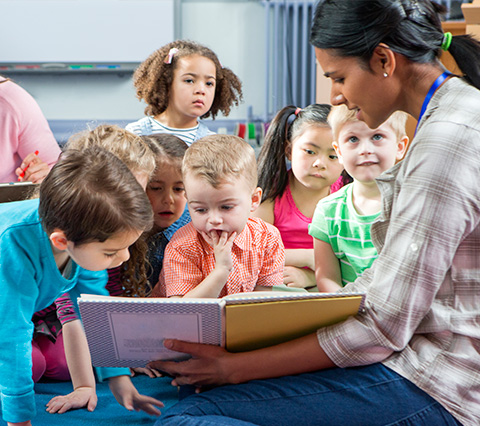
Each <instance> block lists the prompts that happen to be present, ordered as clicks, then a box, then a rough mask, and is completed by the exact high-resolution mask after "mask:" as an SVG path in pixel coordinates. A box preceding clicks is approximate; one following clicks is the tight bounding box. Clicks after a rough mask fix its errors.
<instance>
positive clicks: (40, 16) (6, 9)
mask: <svg viewBox="0 0 480 426" xmlns="http://www.w3.org/2000/svg"><path fill="white" fill-rule="evenodd" d="M175 1H176V0H0V10H1V14H2V24H1V25H0V40H2V43H0V63H1V64H2V65H5V64H20V66H21V64H30V65H31V66H32V67H34V66H36V65H39V68H43V67H44V66H46V67H52V66H53V67H54V66H55V64H57V65H59V66H61V65H62V64H75V63H78V64H83V65H84V66H88V65H89V64H97V63H102V64H104V65H108V64H111V65H112V66H115V65H116V64H120V63H139V62H142V61H143V60H144V59H145V58H147V57H148V56H149V55H150V54H151V53H152V52H153V51H154V50H156V49H158V48H159V47H161V46H162V45H164V44H166V43H168V42H170V41H173V40H174V26H175V16H174V14H175ZM33 69H35V68H33Z"/></svg>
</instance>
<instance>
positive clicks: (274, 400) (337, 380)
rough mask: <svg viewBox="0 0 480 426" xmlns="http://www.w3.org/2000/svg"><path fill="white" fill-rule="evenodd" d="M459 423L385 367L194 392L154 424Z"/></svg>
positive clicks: (325, 372) (346, 425) (421, 425)
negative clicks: (194, 393)
mask: <svg viewBox="0 0 480 426" xmlns="http://www.w3.org/2000/svg"><path fill="white" fill-rule="evenodd" d="M160 425H163V426H166V425H172V426H173V425H175V426H183V425H199V426H200V425H201V426H207V425H228V426H247V425H250V426H251V425H260V426H297V425H301V426H313V425H315V426H317V425H318V426H321V425H329V426H331V425H334V426H336V425H338V426H363V425H364V426H380V425H382V426H386V425H392V426H393V425H402V426H403V425H410V426H439V425H449V426H450V425H452V426H458V425H460V423H459V422H458V421H457V420H455V418H454V417H453V416H451V415H450V414H449V413H448V412H447V411H446V410H445V409H444V408H443V407H442V406H441V405H440V404H439V403H438V402H436V401H435V400H434V399H432V398H431V397H430V396H429V395H427V394H426V393H425V392H423V391H422V390H420V389H419V388H418V387H416V386H415V385H414V384H412V383H411V382H409V381H408V380H406V379H404V378H403V377H402V376H400V375H398V374H397V373H395V372H393V371H392V370H390V369H388V368H387V367H385V366H383V365H382V364H374V365H370V366H367V367H356V368H346V369H340V368H333V369H329V370H323V371H317V372H314V373H305V374H300V375H297V376H286V377H280V378H277V379H268V380H255V381H251V382H248V383H244V384H241V385H229V386H222V387H218V388H215V389H212V390H210V391H207V392H204V393H201V394H196V395H191V396H189V397H187V398H185V399H184V400H182V401H180V402H178V403H177V404H176V405H174V406H173V407H171V408H170V409H169V410H167V411H166V412H165V414H162V416H161V417H160V419H159V420H158V421H157V423H156V426H160Z"/></svg>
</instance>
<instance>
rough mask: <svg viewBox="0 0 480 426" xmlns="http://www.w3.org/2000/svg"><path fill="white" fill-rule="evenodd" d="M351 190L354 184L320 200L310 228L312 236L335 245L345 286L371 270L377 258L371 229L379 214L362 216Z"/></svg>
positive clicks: (334, 249)
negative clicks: (365, 271) (355, 204)
mask: <svg viewBox="0 0 480 426" xmlns="http://www.w3.org/2000/svg"><path fill="white" fill-rule="evenodd" d="M352 189H353V184H349V185H346V186H344V187H343V188H341V189H340V190H338V191H337V192H335V193H333V194H331V195H329V196H328V197H325V198H323V199H322V200H320V201H319V202H318V204H317V207H316V209H315V213H314V215H313V219H312V223H311V224H310V225H309V227H308V233H309V234H310V235H311V236H312V237H314V238H317V239H318V240H322V241H325V242H326V243H329V244H330V245H331V246H332V249H333V252H334V253H335V256H337V258H338V260H339V262H340V271H341V274H342V285H344V286H345V285H346V284H347V283H349V282H353V281H355V280H356V278H357V277H358V276H360V275H361V274H362V273H363V271H364V270H365V269H368V268H370V266H372V263H373V261H374V260H375V259H376V257H377V250H376V249H375V246H374V245H373V243H372V239H371V236H370V228H371V225H372V223H373V222H375V220H376V219H377V217H378V216H379V214H380V213H376V214H373V215H368V216H362V215H359V214H358V213H357V211H356V210H355V207H354V206H353V198H352Z"/></svg>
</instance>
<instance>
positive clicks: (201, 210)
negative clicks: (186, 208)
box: [195, 209, 207, 213]
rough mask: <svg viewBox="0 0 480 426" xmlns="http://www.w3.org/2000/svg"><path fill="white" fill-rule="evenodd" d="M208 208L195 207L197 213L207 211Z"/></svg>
mask: <svg viewBox="0 0 480 426" xmlns="http://www.w3.org/2000/svg"><path fill="white" fill-rule="evenodd" d="M206 211H207V209H195V213H205V212H206Z"/></svg>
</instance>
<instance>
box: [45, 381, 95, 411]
mask: <svg viewBox="0 0 480 426" xmlns="http://www.w3.org/2000/svg"><path fill="white" fill-rule="evenodd" d="M97 401H98V398H97V394H96V392H95V389H92V388H91V387H86V386H83V387H78V388H77V389H75V390H74V391H73V392H72V393H69V394H68V395H59V396H56V397H54V398H52V399H51V400H50V401H48V403H47V411H48V412H49V413H58V414H62V413H66V412H67V411H69V410H72V409H74V408H83V407H87V410H88V411H93V410H95V407H96V406H97Z"/></svg>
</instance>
